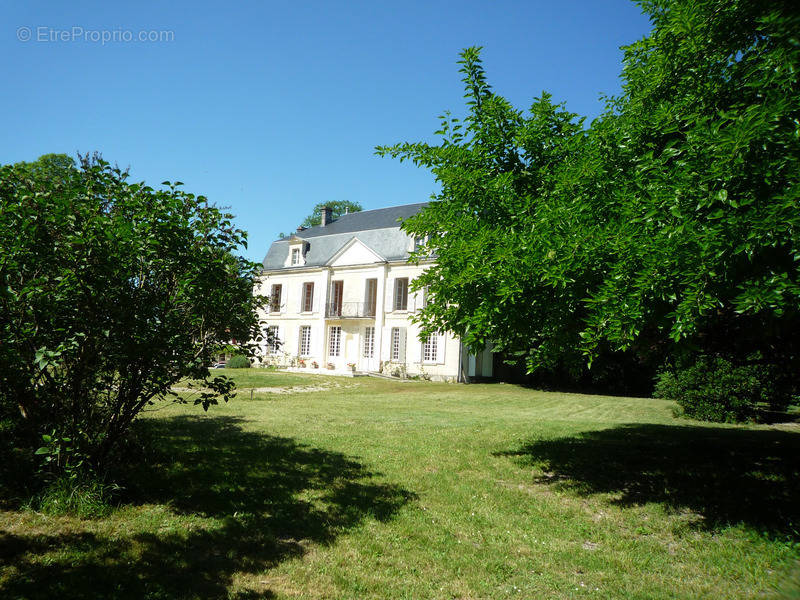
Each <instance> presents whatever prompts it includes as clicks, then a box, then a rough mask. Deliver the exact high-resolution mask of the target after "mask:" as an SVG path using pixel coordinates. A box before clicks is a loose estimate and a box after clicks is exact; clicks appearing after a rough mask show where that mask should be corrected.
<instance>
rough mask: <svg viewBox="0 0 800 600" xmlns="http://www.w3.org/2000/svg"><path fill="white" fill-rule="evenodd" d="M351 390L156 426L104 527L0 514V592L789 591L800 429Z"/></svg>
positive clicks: (646, 406) (629, 594)
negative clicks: (148, 450) (151, 442)
mask: <svg viewBox="0 0 800 600" xmlns="http://www.w3.org/2000/svg"><path fill="white" fill-rule="evenodd" d="M232 374H233V376H234V377H237V378H238V377H239V376H240V375H239V373H232ZM245 376H246V378H245ZM275 376H276V375H275V374H273V373H266V372H263V371H250V372H246V373H242V379H241V381H242V382H243V383H244V382H245V381H247V382H249V385H250V386H252V387H272V386H274V384H273V383H271V381H274V379H273V380H271V379H270V378H272V377H275ZM253 377H256V378H258V377H261V378H262V379H258V381H259V383H258V384H254V383H252V382H253V381H256V380H255V379H252V378H253ZM298 377H302V376H298ZM344 381H345V382H346V386H345V387H334V388H330V389H327V390H325V391H321V392H315V393H301V394H291V395H282V396H278V395H268V394H256V395H255V396H254V400H252V401H251V400H250V397H249V394H247V395H245V394H243V395H241V397H240V399H237V400H234V401H233V402H231V403H229V404H227V405H223V406H219V407H213V408H212V409H211V411H210V412H209V414H207V415H204V414H202V413H201V412H199V411H198V410H197V409H193V408H192V407H184V406H175V407H171V408H169V409H167V410H164V411H161V412H159V413H156V414H154V415H151V416H150V417H148V418H147V419H144V420H143V421H142V422H141V424H140V425H141V429H142V432H143V433H144V434H146V435H147V436H149V437H150V439H152V440H154V442H155V443H156V447H155V450H154V451H153V452H152V455H151V456H147V457H144V458H143V459H142V460H140V461H139V462H138V464H137V465H135V466H134V468H132V469H130V470H129V471H128V473H127V482H126V486H127V490H126V498H125V500H126V502H125V504H123V505H122V506H121V507H120V508H118V509H117V510H115V511H114V512H113V513H112V514H111V515H109V516H108V517H105V518H102V519H95V520H80V519H78V518H74V517H48V516H43V515H39V514H36V513H34V512H31V511H25V510H13V511H6V512H3V513H0V532H1V533H0V596H2V597H10V598H15V597H21V598H45V597H47V598H50V597H53V596H58V597H63V598H78V597H80V598H142V597H149V598H225V597H232V598H408V599H412V598H414V599H416V598H463V599H467V598H584V597H585V598H642V599H645V598H647V599H650V598H754V597H780V596H781V595H782V597H785V598H790V597H795V596H794V595H796V594H797V593H798V592H797V584H798V579H800V578H798V576H797V570H796V569H797V564H798V562H797V561H798V558H800V546H798V542H800V534H799V533H798V529H799V527H798V524H799V523H800V502H798V499H800V494H798V492H800V432H798V430H797V427H796V425H783V426H779V425H776V426H748V427H741V426H718V425H715V426H708V425H702V424H699V423H693V422H690V421H682V420H676V419H674V418H673V417H672V416H671V409H672V406H671V404H670V403H668V402H664V401H660V400H648V399H636V398H611V397H601V396H587V395H576V394H558V393H543V392H537V391H533V390H529V389H525V388H522V387H518V386H511V385H501V384H494V385H491V384H487V385H473V386H460V385H447V384H432V383H400V382H393V381H385V380H372V379H369V380H367V379H356V380H344ZM290 385H294V384H290ZM779 590H781V591H779Z"/></svg>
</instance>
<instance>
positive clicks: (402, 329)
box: [398, 327, 406, 362]
mask: <svg viewBox="0 0 800 600" xmlns="http://www.w3.org/2000/svg"><path fill="white" fill-rule="evenodd" d="M398 329H399V330H400V362H405V361H406V328H405V327H398Z"/></svg>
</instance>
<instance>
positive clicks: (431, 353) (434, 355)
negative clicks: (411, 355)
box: [422, 335, 439, 363]
mask: <svg viewBox="0 0 800 600" xmlns="http://www.w3.org/2000/svg"><path fill="white" fill-rule="evenodd" d="M422 362H427V363H435V362H439V337H438V336H435V335H432V336H430V337H429V338H428V339H427V340H425V341H424V342H422Z"/></svg>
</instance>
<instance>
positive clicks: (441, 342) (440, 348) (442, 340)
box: [436, 335, 447, 365]
mask: <svg viewBox="0 0 800 600" xmlns="http://www.w3.org/2000/svg"><path fill="white" fill-rule="evenodd" d="M438 338H439V339H438V340H437V341H438V344H437V345H436V352H437V356H436V362H437V363H439V364H440V365H443V364H444V349H445V347H446V346H445V344H446V342H447V336H445V335H440V336H438Z"/></svg>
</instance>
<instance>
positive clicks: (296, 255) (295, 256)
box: [292, 248, 300, 266]
mask: <svg viewBox="0 0 800 600" xmlns="http://www.w3.org/2000/svg"><path fill="white" fill-rule="evenodd" d="M299 264H300V248H292V266H296V265H299Z"/></svg>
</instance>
